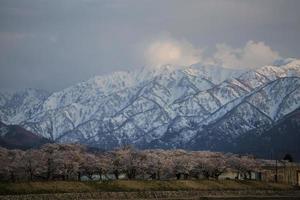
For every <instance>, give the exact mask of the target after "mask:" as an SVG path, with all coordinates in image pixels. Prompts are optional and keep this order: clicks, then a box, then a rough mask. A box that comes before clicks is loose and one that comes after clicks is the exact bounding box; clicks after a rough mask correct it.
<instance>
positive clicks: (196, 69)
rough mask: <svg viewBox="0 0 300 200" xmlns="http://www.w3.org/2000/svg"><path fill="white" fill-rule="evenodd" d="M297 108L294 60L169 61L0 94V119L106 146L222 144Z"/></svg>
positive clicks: (298, 74) (299, 85) (299, 95)
mask: <svg viewBox="0 0 300 200" xmlns="http://www.w3.org/2000/svg"><path fill="white" fill-rule="evenodd" d="M299 107H300V60H297V59H285V60H281V61H280V62H279V61H278V62H276V63H274V64H273V65H269V66H263V67H260V68H257V69H255V70H237V69H228V68H222V67H218V66H207V65H201V64H195V65H192V66H188V67H181V68H174V67H172V66H168V65H167V66H163V67H160V68H142V69H139V70H136V71H133V72H116V73H113V74H111V75H108V76H96V77H93V78H91V79H89V80H87V81H84V82H81V83H78V84H76V85H74V86H71V87H68V88H66V89H64V90H61V91H58V92H54V93H52V94H51V93H48V92H45V91H41V90H35V89H27V90H24V91H21V92H15V93H0V121H2V122H4V123H6V124H18V125H21V126H22V127H24V128H26V129H27V130H29V131H32V132H35V133H37V134H39V135H41V136H43V137H46V138H48V139H51V140H54V141H57V142H80V143H83V144H88V145H91V146H95V147H99V148H104V149H107V148H113V147H117V146H122V145H125V144H133V145H135V146H137V147H141V148H147V147H163V148H178V147H180V148H193V149H219V147H218V145H219V144H221V143H224V142H225V143H226V144H231V143H234V141H235V139H236V138H239V137H240V136H242V135H243V134H246V133H248V132H249V131H251V130H256V131H257V130H260V131H261V132H263V131H265V130H268V129H270V128H271V127H272V126H273V125H274V124H276V122H277V121H279V120H281V119H282V118H284V117H285V116H286V115H288V114H289V113H291V112H293V111H295V110H296V109H298V108H299ZM260 131H258V132H260Z"/></svg>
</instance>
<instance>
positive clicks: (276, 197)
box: [0, 190, 300, 200]
mask: <svg viewBox="0 0 300 200" xmlns="http://www.w3.org/2000/svg"><path fill="white" fill-rule="evenodd" d="M69 199H70V200H96V199H98V200H109V199H111V200H124V199H132V200H133V199H139V200H239V199H241V200H298V199H299V200H300V190H293V191H269V190H249V191H247V190H243V191H236V190H233V191H144V192H93V193H60V194H28V195H3V196H0V200H69Z"/></svg>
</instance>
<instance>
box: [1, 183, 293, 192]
mask: <svg viewBox="0 0 300 200" xmlns="http://www.w3.org/2000/svg"><path fill="white" fill-rule="evenodd" d="M294 189H295V187H293V186H291V185H286V184H279V183H266V182H259V181H237V180H220V181H213V180H169V181H154V180H151V181H140V180H116V181H105V182H73V181H47V182H46V181H45V182H22V183H0V194H1V195H7V194H49V193H74V192H76V193H86V192H105V191H106V192H110V191H114V192H116V191H119V192H131V191H195V190H203V191H208V190H214V191H222V190H224V191H226V190H274V191H282V190H285V191H287V190H294Z"/></svg>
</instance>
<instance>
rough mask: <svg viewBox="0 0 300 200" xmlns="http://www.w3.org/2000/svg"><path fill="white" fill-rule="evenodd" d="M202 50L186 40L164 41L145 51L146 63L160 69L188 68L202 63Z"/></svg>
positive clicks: (154, 42) (155, 42)
mask: <svg viewBox="0 0 300 200" xmlns="http://www.w3.org/2000/svg"><path fill="white" fill-rule="evenodd" d="M201 54H202V50H201V49H197V48H195V47H194V46H193V45H192V44H191V43H189V42H187V41H185V40H180V41H179V40H175V39H163V40H156V41H153V42H151V43H150V44H149V45H148V47H147V49H146V51H145V60H146V63H147V64H148V65H150V66H155V67H159V66H162V65H166V64H170V65H174V66H187V65H191V64H194V63H197V62H199V61H201Z"/></svg>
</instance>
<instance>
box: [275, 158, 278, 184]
mask: <svg viewBox="0 0 300 200" xmlns="http://www.w3.org/2000/svg"><path fill="white" fill-rule="evenodd" d="M275 159H276V161H275V182H276V183H277V181H278V178H277V177H278V166H277V158H275Z"/></svg>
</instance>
